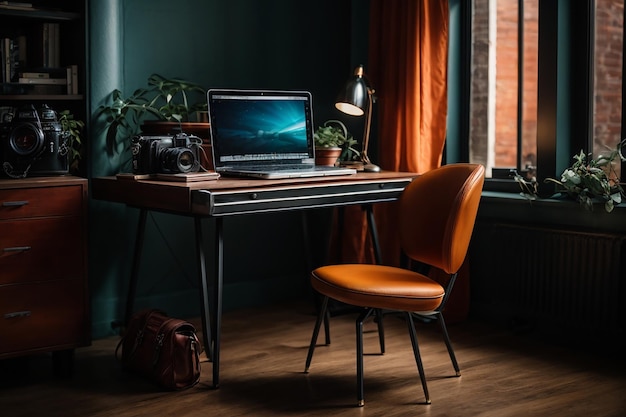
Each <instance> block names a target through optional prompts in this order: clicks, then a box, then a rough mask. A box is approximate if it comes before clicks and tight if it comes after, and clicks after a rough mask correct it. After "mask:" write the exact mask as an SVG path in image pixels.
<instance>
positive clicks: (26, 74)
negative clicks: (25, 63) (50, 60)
mask: <svg viewBox="0 0 626 417" xmlns="http://www.w3.org/2000/svg"><path fill="white" fill-rule="evenodd" d="M20 78H50V73H49V72H21V73H20Z"/></svg>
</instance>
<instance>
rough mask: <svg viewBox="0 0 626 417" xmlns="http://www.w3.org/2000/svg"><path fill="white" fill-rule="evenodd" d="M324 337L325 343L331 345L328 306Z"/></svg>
mask: <svg viewBox="0 0 626 417" xmlns="http://www.w3.org/2000/svg"><path fill="white" fill-rule="evenodd" d="M324 338H325V343H326V344H327V345H330V311H328V308H326V314H324Z"/></svg>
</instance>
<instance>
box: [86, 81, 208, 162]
mask: <svg viewBox="0 0 626 417" xmlns="http://www.w3.org/2000/svg"><path fill="white" fill-rule="evenodd" d="M193 96H196V100H195V101H192V100H191V98H192V97H193ZM109 101H110V103H109V104H108V105H102V106H100V107H99V108H98V110H97V111H96V113H95V115H96V117H97V118H103V119H104V122H105V124H106V125H107V129H106V149H107V152H109V154H113V153H114V152H115V149H117V146H118V145H119V144H120V143H125V142H129V139H130V138H131V137H132V136H134V135H136V134H138V133H139V129H140V126H141V125H142V124H143V123H144V122H145V121H146V120H162V121H175V122H188V121H191V120H190V119H191V117H192V115H194V114H195V113H196V112H198V111H206V110H207V103H206V98H205V89H204V88H202V87H201V86H200V85H199V84H196V83H193V82H189V81H185V80H182V79H179V78H165V77H163V76H161V75H158V74H152V75H150V77H148V88H140V89H138V90H135V92H134V93H133V94H131V95H130V96H128V97H124V96H123V94H122V92H121V91H120V90H118V89H115V90H113V92H112V93H111V94H110V100H109Z"/></svg>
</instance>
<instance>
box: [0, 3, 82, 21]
mask: <svg viewBox="0 0 626 417" xmlns="http://www.w3.org/2000/svg"><path fill="white" fill-rule="evenodd" d="M0 16H15V17H23V18H28V19H42V20H43V19H45V20H49V21H59V22H63V21H71V20H78V19H80V14H79V13H74V12H62V11H56V10H45V9H36V8H33V9H11V8H8V7H6V6H4V7H3V6H2V5H0Z"/></svg>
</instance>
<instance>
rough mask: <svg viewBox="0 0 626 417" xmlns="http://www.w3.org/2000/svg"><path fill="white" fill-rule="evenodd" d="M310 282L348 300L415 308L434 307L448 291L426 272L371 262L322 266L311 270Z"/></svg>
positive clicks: (340, 298)
mask: <svg viewBox="0 0 626 417" xmlns="http://www.w3.org/2000/svg"><path fill="white" fill-rule="evenodd" d="M311 285H312V286H313V288H315V289H316V290H317V291H319V292H320V293H321V294H324V295H327V296H328V297H330V298H334V299H335V300H339V301H342V302H344V303H347V304H351V305H356V306H360V307H370V308H381V309H386V310H402V311H414V312H419V311H432V310H435V309H436V308H437V307H439V305H441V302H442V300H443V296H444V294H445V290H444V288H443V287H442V286H441V285H439V284H438V283H437V282H435V281H433V280H432V279H430V278H428V277H427V276H425V275H422V274H419V273H417V272H413V271H410V270H406V269H402V268H395V267H391V266H383V265H370V264H342V265H328V266H322V267H320V268H317V269H315V270H314V271H313V272H312V273H311Z"/></svg>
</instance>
